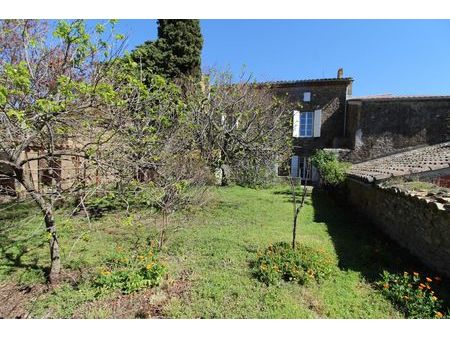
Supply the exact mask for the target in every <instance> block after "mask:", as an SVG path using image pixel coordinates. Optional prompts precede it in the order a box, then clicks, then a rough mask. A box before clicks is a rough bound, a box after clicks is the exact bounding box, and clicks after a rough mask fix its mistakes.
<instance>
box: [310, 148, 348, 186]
mask: <svg viewBox="0 0 450 338" xmlns="http://www.w3.org/2000/svg"><path fill="white" fill-rule="evenodd" d="M311 163H312V165H313V166H315V167H316V168H317V170H318V171H319V174H320V178H321V179H322V182H323V183H324V184H325V185H330V186H336V185H339V184H340V183H342V182H344V180H345V178H346V174H347V170H348V169H349V167H350V164H349V163H347V162H342V161H339V160H338V158H337V155H336V154H335V153H332V152H330V151H327V150H323V149H320V150H317V151H316V152H315V153H314V155H313V156H312V157H311Z"/></svg>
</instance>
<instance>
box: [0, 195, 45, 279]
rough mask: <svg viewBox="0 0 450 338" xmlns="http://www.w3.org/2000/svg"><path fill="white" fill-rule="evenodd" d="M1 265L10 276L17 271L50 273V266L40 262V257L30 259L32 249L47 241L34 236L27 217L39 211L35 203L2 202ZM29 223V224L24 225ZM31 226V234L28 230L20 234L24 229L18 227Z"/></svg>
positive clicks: (0, 231)
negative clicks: (42, 264)
mask: <svg viewBox="0 0 450 338" xmlns="http://www.w3.org/2000/svg"><path fill="white" fill-rule="evenodd" d="M0 210H1V213H0V224H1V228H0V266H1V267H2V272H1V273H2V274H4V275H6V276H9V275H12V274H14V272H15V271H19V272H20V273H24V272H25V273H26V272H33V271H34V272H35V273H37V274H39V273H40V272H42V273H43V274H44V275H45V276H47V275H48V272H49V268H48V267H46V266H41V265H39V264H38V262H39V257H35V258H34V259H30V258H29V257H27V256H29V253H30V251H32V250H34V249H36V248H42V247H43V246H44V245H45V244H46V243H45V242H44V241H41V240H39V238H34V235H33V231H35V229H33V228H32V227H30V225H29V224H27V223H29V222H28V221H26V220H27V218H29V217H34V215H35V214H36V213H38V212H39V211H38V210H37V209H36V208H35V206H34V204H33V203H28V202H21V201H13V202H9V203H2V204H1V205H0ZM24 224H27V225H24ZM26 226H29V227H30V229H29V234H28V233H27V232H26V230H25V232H24V233H23V234H21V235H18V233H20V232H21V231H22V229H17V228H18V227H26Z"/></svg>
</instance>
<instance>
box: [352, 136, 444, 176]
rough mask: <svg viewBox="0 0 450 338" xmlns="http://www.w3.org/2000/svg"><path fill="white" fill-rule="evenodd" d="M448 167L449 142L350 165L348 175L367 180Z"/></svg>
mask: <svg viewBox="0 0 450 338" xmlns="http://www.w3.org/2000/svg"><path fill="white" fill-rule="evenodd" d="M445 168H450V142H444V143H440V144H436V145H432V146H425V147H421V148H416V149H413V150H409V151H404V152H401V153H396V154H394V155H390V156H385V157H380V158H377V159H374V160H370V161H366V162H362V163H358V164H355V165H353V166H352V168H351V169H350V172H349V176H350V177H354V178H358V179H362V180H364V181H367V182H373V181H378V180H384V179H387V178H390V177H394V176H404V175H410V174H414V173H423V172H427V171H434V170H440V169H445Z"/></svg>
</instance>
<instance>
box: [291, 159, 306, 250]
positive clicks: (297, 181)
mask: <svg viewBox="0 0 450 338" xmlns="http://www.w3.org/2000/svg"><path fill="white" fill-rule="evenodd" d="M310 172H311V163H310V162H309V161H308V165H307V167H306V169H305V178H304V180H303V187H302V180H301V179H300V178H296V177H293V176H292V173H291V172H290V170H289V182H290V184H291V193H292V206H293V208H294V220H293V223H292V249H295V244H296V238H297V222H298V216H299V214H300V211H301V210H302V208H303V205H304V204H305V198H306V194H307V192H308V186H307V184H308V177H309V174H310ZM297 184H298V187H299V188H301V190H302V195H301V199H300V202H298V201H297V187H296V186H297Z"/></svg>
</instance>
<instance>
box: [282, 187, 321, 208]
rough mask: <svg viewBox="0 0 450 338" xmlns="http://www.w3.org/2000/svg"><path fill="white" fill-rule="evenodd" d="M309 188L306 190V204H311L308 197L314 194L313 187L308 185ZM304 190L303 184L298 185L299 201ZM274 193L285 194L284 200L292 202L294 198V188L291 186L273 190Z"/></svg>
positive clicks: (297, 196)
mask: <svg viewBox="0 0 450 338" xmlns="http://www.w3.org/2000/svg"><path fill="white" fill-rule="evenodd" d="M307 188H308V190H307V191H306V199H305V204H307V205H308V204H311V202H309V199H308V198H311V195H312V190H313V187H311V186H308V187H307ZM302 192H303V186H302V187H301V188H299V187H296V199H297V202H300V201H301V199H302ZM273 194H274V195H284V196H285V198H284V199H283V201H284V202H289V203H292V202H293V199H292V190H291V188H286V189H282V190H276V191H274V192H273Z"/></svg>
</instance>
